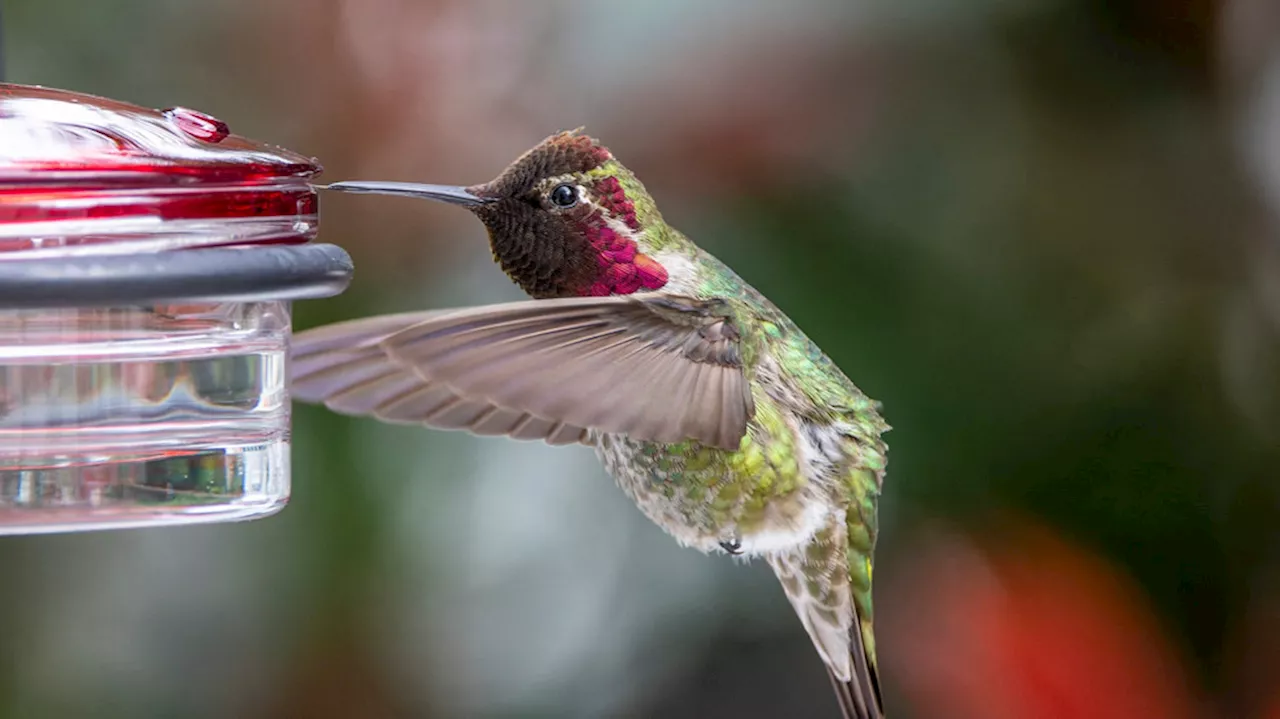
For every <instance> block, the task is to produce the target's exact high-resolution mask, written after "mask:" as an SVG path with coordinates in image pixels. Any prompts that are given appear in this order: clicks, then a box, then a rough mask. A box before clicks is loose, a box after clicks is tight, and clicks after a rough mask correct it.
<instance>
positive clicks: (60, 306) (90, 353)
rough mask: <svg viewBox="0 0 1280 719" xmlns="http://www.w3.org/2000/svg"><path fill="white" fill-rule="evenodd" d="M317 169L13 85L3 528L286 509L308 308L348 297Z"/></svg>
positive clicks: (7, 173) (169, 116)
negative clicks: (322, 230) (295, 356)
mask: <svg viewBox="0 0 1280 719" xmlns="http://www.w3.org/2000/svg"><path fill="white" fill-rule="evenodd" d="M319 172H320V167H319V165H317V164H316V163H315V162H313V161H312V160H310V159H308V158H305V157H302V156H299V155H296V154H293V153H291V152H288V151H285V150H282V149H279V148H273V147H268V146H264V145H260V144H257V143H253V142H250V141H248V140H246V139H244V138H240V137H238V136H235V135H232V134H230V133H229V132H228V130H227V127H226V125H225V124H223V123H221V122H220V121H218V120H217V119H215V118H213V117H210V116H208V115H204V114H202V113H198V112H195V111H192V110H186V109H182V108H171V109H169V110H164V111H153V110H147V109H144V108H140V107H135V106H132V105H128V104H124V103H119V102H115V101H111V100H105V99H102V98H96V97H90V96H86V95H79V94H74V93H69V92H65V91H60V90H51V89H45V88H36V87H27V86H20V85H5V84H0V534H27V533H35V532H53V531H73V530H82V529H105V528H119V527H142V526H157V525H170V524H188V523H197V522H211V521H231V520H241V519H250V518H255V517H262V516H266V515H269V514H272V513H274V512H276V511H278V510H279V509H280V508H282V507H283V506H284V504H285V503H286V502H287V501H288V498H289V488H290V477H289V429H290V412H289V407H290V404H289V392H288V383H287V377H288V373H287V368H286V358H287V356H288V342H289V334H290V303H291V302H292V301H293V300H298V299H304V298H312V297H325V296H331V295H335V294H338V293H340V292H341V291H342V290H343V289H345V288H346V286H347V284H348V283H349V282H350V277H351V264H350V259H349V258H348V257H347V255H346V253H344V252H343V251H342V250H341V249H339V248H337V247H334V246H332V245H323V244H313V243H311V242H310V241H311V240H312V239H313V238H314V237H315V234H316V232H317V228H318V210H317V204H318V203H317V198H316V194H315V191H314V189H313V188H312V187H311V186H310V184H309V180H310V179H312V178H313V177H315V176H316V175H317V174H318V173H319Z"/></svg>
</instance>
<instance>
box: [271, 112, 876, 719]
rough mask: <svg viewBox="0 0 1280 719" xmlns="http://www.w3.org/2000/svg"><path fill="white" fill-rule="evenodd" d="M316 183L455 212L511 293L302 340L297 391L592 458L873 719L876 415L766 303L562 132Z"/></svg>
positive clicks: (617, 166) (609, 160)
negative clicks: (366, 178) (773, 603)
mask: <svg viewBox="0 0 1280 719" xmlns="http://www.w3.org/2000/svg"><path fill="white" fill-rule="evenodd" d="M322 188H323V189H327V190H332V191H340V192H351V193H373V194H385V195H400V196H407V197H416V198H425V199H430V200H437V201H441V202H446V203H450V204H453V205H458V206H461V207H464V208H466V209H467V210H469V211H471V212H472V213H473V214H474V215H475V216H476V217H477V218H478V219H479V220H480V221H481V222H482V223H483V224H484V226H485V228H486V229H487V231H488V236H489V244H490V248H491V250H492V253H493V257H494V259H495V261H496V262H497V264H498V265H499V266H500V267H501V268H502V270H503V271H504V272H505V273H506V274H507V275H508V276H509V277H510V279H511V280H513V281H514V282H515V283H516V284H517V285H518V286H519V287H520V288H521V289H523V291H524V292H525V293H526V294H527V295H529V297H530V298H531V299H529V300H524V301H519V302H510V303H503V304H492V305H484V306H479V307H471V308H462V309H448V310H439V311H426V312H408V313H402V314H392V315H383V316H378V317H370V318H364V319H357V320H351V321H347V322H340V323H336V324H331V325H327V326H323V327H319V328H315V329H311V330H307V331H304V332H300V333H298V334H297V335H296V336H295V337H294V339H293V344H292V349H291V368H290V372H291V374H292V377H291V384H292V392H293V396H294V397H295V398H296V399H298V400H300V401H303V402H310V403H322V404H324V405H325V406H327V407H328V408H330V409H331V410H333V411H335V412H338V413H340V414H345V415H351V416H371V417H375V418H377V419H379V420H382V421H385V422H390V423H406V424H414V425H420V426H426V427H431V428H436V429H447V430H464V431H469V432H471V433H474V434H477V435H489V436H507V437H510V438H514V439H519V440H540V441H544V442H546V443H549V444H551V445H574V444H583V445H588V446H589V447H592V448H594V450H595V453H596V455H597V457H598V458H599V459H600V461H601V462H602V464H603V465H604V468H605V470H606V471H607V472H608V473H609V474H610V475H612V477H613V478H614V479H615V481H616V482H617V484H618V486H619V487H620V488H621V490H622V491H623V492H624V493H625V494H626V495H627V496H628V497H630V498H631V499H632V500H633V501H634V502H635V503H636V505H637V506H638V507H639V509H640V511H641V512H642V513H643V514H644V515H645V516H647V517H648V518H649V519H650V520H652V521H653V522H654V523H656V524H657V525H658V526H659V527H661V528H662V529H663V530H664V531H666V532H667V533H668V534H669V535H671V536H672V537H673V538H674V539H675V540H676V541H677V542H678V543H680V544H681V545H684V546H686V547H692V548H694V549H697V550H700V551H702V552H703V553H717V554H719V553H724V554H729V555H734V556H737V557H739V558H742V559H750V558H763V559H764V561H765V562H766V563H767V564H768V565H769V566H770V567H771V568H772V569H773V571H774V572H775V573H776V574H777V577H778V579H779V580H780V582H781V584H782V588H783V591H784V592H785V594H786V596H787V598H788V599H789V600H790V603H791V605H792V606H793V607H794V608H795V611H796V614H797V615H798V616H799V618H800V622H801V624H802V625H803V626H804V629H805V630H806V632H807V633H808V635H809V637H810V639H811V640H812V642H813V646H814V648H815V649H816V650H817V653H818V655H819V657H820V658H821V660H822V662H823V663H824V664H825V665H826V669H827V672H828V674H829V676H830V678H831V681H832V684H833V687H834V688H835V691H836V696H837V700H838V703H839V705H840V708H841V711H842V713H843V715H844V716H845V717H847V718H849V719H870V718H872V717H883V716H884V713H883V708H882V707H883V702H882V698H881V690H880V680H879V675H878V669H877V663H876V651H875V636H874V633H873V630H872V592H871V580H872V560H873V554H874V550H875V544H876V535H877V524H878V522H877V514H876V511H877V510H876V505H877V500H878V498H879V495H880V492H881V488H882V484H883V479H884V474H885V469H886V464H887V452H888V448H887V446H886V444H885V443H884V441H883V439H882V438H881V435H882V434H883V433H884V432H886V431H887V430H888V429H889V426H888V425H887V424H886V423H885V421H884V420H883V419H882V417H881V414H880V408H881V406H880V403H878V402H876V401H874V400H871V399H869V398H868V397H867V396H866V395H865V394H864V393H863V392H862V391H861V390H859V389H858V388H857V387H856V386H855V385H854V384H853V382H851V381H850V380H849V379H848V378H847V377H846V376H845V375H844V373H843V372H841V370H840V369H839V368H838V367H837V366H836V365H835V363H834V362H832V361H831V359H829V358H828V357H827V355H826V354H824V353H823V352H822V350H821V349H819V348H818V346H817V345H816V344H814V342H813V341H811V340H810V339H809V338H808V337H806V336H805V334H804V333H803V332H801V330H800V328H799V327H797V326H796V324H795V323H794V322H793V321H792V320H791V319H790V318H788V317H787V315H786V314H784V313H783V312H782V311H781V310H780V309H778V308H777V307H776V306H775V305H774V304H773V303H772V302H770V301H769V300H768V299H766V298H765V297H764V295H762V294H761V293H760V292H758V291H757V290H756V289H755V288H753V287H752V286H751V285H749V284H747V283H746V282H745V281H744V280H743V279H742V278H741V277H739V276H738V275H737V274H736V273H734V272H733V270H731V269H730V268H729V267H728V266H726V265H725V264H724V263H722V262H721V261H720V260H718V259H716V258H715V257H713V256H712V255H711V254H709V253H707V252H706V251H704V250H702V249H701V248H699V247H698V246H697V245H695V244H694V243H693V242H692V241H691V240H689V239H688V238H687V237H686V236H685V235H683V234H682V233H680V232H679V231H677V230H676V229H675V228H673V227H672V226H670V225H668V224H667V223H666V221H664V220H663V217H662V215H661V213H660V212H659V211H658V207H657V204H656V203H655V202H654V199H653V197H652V196H650V194H649V193H648V191H646V189H645V187H644V186H643V185H642V184H641V183H640V181H639V180H638V179H637V178H636V176H635V175H634V174H633V173H632V172H631V171H630V170H628V169H627V168H626V167H624V166H623V165H622V164H621V163H620V162H619V161H618V160H617V159H616V158H615V157H614V155H613V153H612V152H610V151H609V150H608V149H607V148H606V147H605V146H604V145H602V144H601V143H600V142H599V141H598V140H596V139H594V138H592V137H590V136H588V135H586V134H584V133H583V132H582V128H579V129H577V130H572V131H567V132H561V133H558V134H555V135H552V136H550V137H548V138H546V139H545V140H543V141H542V142H541V143H539V144H538V145H536V146H535V147H533V148H532V149H530V150H528V151H526V152H525V153H524V154H522V155H521V156H520V157H518V158H517V159H516V160H515V161H514V162H512V163H511V164H510V165H509V166H508V167H507V168H506V169H505V170H504V171H503V172H502V173H501V174H500V175H498V176H497V178H495V179H493V180H491V181H489V182H486V183H483V184H478V185H472V186H469V187H458V186H447V185H427V184H417V183H401V182H362V181H349V182H337V183H333V184H330V185H328V186H322Z"/></svg>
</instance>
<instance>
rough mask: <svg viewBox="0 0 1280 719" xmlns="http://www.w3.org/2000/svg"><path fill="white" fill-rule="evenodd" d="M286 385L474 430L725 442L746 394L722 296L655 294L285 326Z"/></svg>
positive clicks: (402, 417) (378, 413) (342, 405)
mask: <svg viewBox="0 0 1280 719" xmlns="http://www.w3.org/2000/svg"><path fill="white" fill-rule="evenodd" d="M291 370H292V373H293V376H292V381H291V382H292V391H293V394H294V396H295V397H296V398H297V399H300V400H302V401H306V402H322V403H324V404H325V405H326V406H328V407H330V408H331V409H333V410H334V411H337V412H340V413H344V414H352V415H372V416H374V417H377V418H379V419H383V420H385V421H389V422H411V423H421V424H426V425H428V426H432V427H438V428H442V429H465V430H469V431H471V432H475V433H477V434H505V435H509V436H511V437H514V438H517V439H544V440H546V441H548V442H551V443H553V444H562V443H570V442H578V441H583V440H585V437H586V431H587V430H588V429H593V430H598V431H601V432H607V433H617V434H624V435H627V436H630V437H633V438H635V439H640V440H646V441H653V442H680V441H686V440H690V439H692V440H697V441H699V442H702V443H704V444H707V445H709V446H714V447H720V448H724V449H737V448H738V445H739V442H740V441H741V438H742V436H743V435H744V434H745V433H746V427H747V422H748V421H749V420H750V418H751V416H752V414H753V412H754V407H753V405H752V399H751V388H750V385H749V383H748V380H747V377H746V375H745V373H744V371H743V360H742V351H741V346H740V334H739V332H738V329H737V326H736V325H735V324H734V320H733V317H732V315H731V313H730V312H729V311H728V308H727V306H726V305H725V304H724V303H723V302H721V301H717V300H696V299H692V298H688V297H681V296H676V295H667V294H654V295H645V296H643V297H618V296H614V297H591V298H571V299H554V300H529V301H524V302H512V303H507V304H501V305H490V306H485V307H476V308H471V309H462V310H446V311H441V312H426V313H414V314H403V315H388V316H383V317H373V318H369V319H363V320H355V321H351V322H344V323H340V324H336V325H329V326H326V327H321V328H318V329H314V330H309V331H306V332H301V333H298V334H297V335H296V336H295V337H294V340H293V349H292V360H291Z"/></svg>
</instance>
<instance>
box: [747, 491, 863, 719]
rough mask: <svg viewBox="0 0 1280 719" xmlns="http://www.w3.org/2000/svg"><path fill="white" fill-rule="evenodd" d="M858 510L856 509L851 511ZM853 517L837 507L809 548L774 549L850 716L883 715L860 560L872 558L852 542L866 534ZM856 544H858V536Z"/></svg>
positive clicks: (776, 565) (786, 586)
mask: <svg viewBox="0 0 1280 719" xmlns="http://www.w3.org/2000/svg"><path fill="white" fill-rule="evenodd" d="M847 511H848V512H852V513H854V514H855V515H856V513H857V511H856V510H855V509H853V508H850V509H849V510H847ZM856 521H857V520H847V518H846V510H844V509H832V510H831V513H830V514H829V515H828V517H827V521H826V523H825V524H824V525H823V527H822V529H820V530H818V532H817V533H816V534H815V535H814V537H813V539H812V541H811V542H810V543H809V544H808V545H806V546H803V547H796V548H794V549H791V550H788V551H785V552H778V553H775V554H771V555H769V556H768V557H767V561H768V562H769V566H771V567H773V571H774V572H775V573H776V574H777V575H778V579H779V580H781V582H782V588H783V590H784V591H785V592H786V594H787V599H789V600H791V605H792V606H793V607H794V608H795V610H796V614H798V615H799V616H800V622H801V623H802V624H803V625H804V628H805V631H806V632H808V633H809V638H810V639H812V640H813V645H814V647H815V648H816V649H817V650H818V655H819V656H820V657H821V658H822V661H823V663H824V664H826V666H827V673H828V674H829V675H830V677H831V683H832V685H833V687H834V688H835V691H836V698H837V700H838V701H839V703H840V711H841V713H842V715H843V716H844V717H845V719H882V717H884V710H883V704H882V701H881V698H880V682H879V677H878V675H877V670H876V660H875V646H874V644H873V641H874V640H873V639H872V634H871V616H870V613H871V586H870V577H869V576H868V577H867V581H866V585H865V588H864V587H859V586H855V585H857V584H861V583H862V582H860V581H857V579H855V581H853V582H851V581H850V577H851V576H853V575H858V574H861V572H860V571H859V570H858V569H857V567H856V565H855V563H858V564H861V563H863V562H864V556H865V557H869V556H870V555H869V553H867V554H865V555H864V553H863V552H862V551H860V550H859V549H857V548H856V547H854V546H851V545H850V543H849V536H850V534H851V532H854V533H857V534H858V535H861V536H865V531H863V530H861V529H860V528H859V527H857V526H854V523H855V522H856ZM854 544H857V542H856V541H855V543H854Z"/></svg>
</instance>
